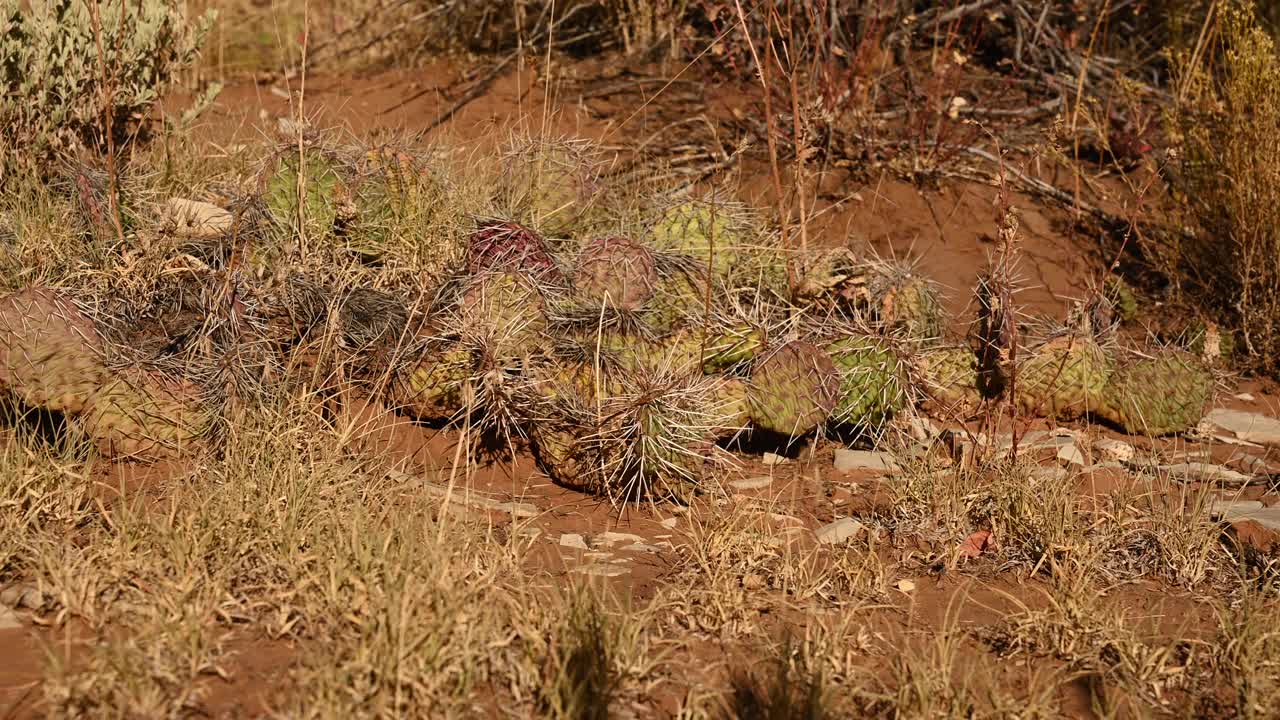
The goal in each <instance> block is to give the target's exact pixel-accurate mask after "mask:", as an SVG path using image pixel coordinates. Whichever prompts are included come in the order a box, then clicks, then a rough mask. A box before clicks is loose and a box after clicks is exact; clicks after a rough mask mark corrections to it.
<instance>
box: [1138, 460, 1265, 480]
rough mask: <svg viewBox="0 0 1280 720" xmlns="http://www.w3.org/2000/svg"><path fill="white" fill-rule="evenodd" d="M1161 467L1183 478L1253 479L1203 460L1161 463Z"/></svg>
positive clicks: (1164, 470)
mask: <svg viewBox="0 0 1280 720" xmlns="http://www.w3.org/2000/svg"><path fill="white" fill-rule="evenodd" d="M1159 469H1160V470H1161V471H1163V472H1166V473H1169V474H1170V475H1172V476H1174V477H1176V478H1180V479H1183V480H1191V481H1195V480H1216V481H1218V482H1227V483H1238V484H1241V485H1243V484H1247V483H1248V482H1249V481H1251V480H1253V477H1252V476H1250V475H1245V474H1244V473H1239V472H1236V471H1235V470H1231V469H1230V468H1224V467H1222V466H1221V465H1214V464H1212V463H1203V462H1185V463H1177V464H1175V465H1160V466H1159Z"/></svg>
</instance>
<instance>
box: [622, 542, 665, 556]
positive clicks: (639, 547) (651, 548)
mask: <svg viewBox="0 0 1280 720" xmlns="http://www.w3.org/2000/svg"><path fill="white" fill-rule="evenodd" d="M622 549H623V550H630V551H631V552H647V553H654V554H657V553H660V552H662V548H660V547H658V546H656V545H648V544H646V543H631V544H630V545H628V546H626V547H624V548H622Z"/></svg>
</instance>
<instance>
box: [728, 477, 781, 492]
mask: <svg viewBox="0 0 1280 720" xmlns="http://www.w3.org/2000/svg"><path fill="white" fill-rule="evenodd" d="M772 484H773V478H771V477H769V476H768V475H760V476H758V477H751V478H744V479H742V480H733V481H731V482H730V483H729V487H732V488H734V489H736V490H760V489H763V488H767V487H769V486H770V485H772Z"/></svg>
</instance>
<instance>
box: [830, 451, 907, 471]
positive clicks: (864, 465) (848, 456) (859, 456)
mask: <svg viewBox="0 0 1280 720" xmlns="http://www.w3.org/2000/svg"><path fill="white" fill-rule="evenodd" d="M835 466H836V470H838V471H840V472H852V471H854V470H870V471H875V472H882V473H897V472H901V471H902V468H901V467H899V466H898V462H897V461H896V460H894V459H893V456H892V455H890V454H888V453H882V452H871V451H867V450H849V449H848V448H837V449H836V456H835Z"/></svg>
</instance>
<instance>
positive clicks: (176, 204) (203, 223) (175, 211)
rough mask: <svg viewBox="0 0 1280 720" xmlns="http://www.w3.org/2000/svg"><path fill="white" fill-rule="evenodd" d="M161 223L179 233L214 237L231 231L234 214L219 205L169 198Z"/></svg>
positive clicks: (195, 236)
mask: <svg viewBox="0 0 1280 720" xmlns="http://www.w3.org/2000/svg"><path fill="white" fill-rule="evenodd" d="M161 212H162V218H161V224H162V225H163V226H165V227H166V228H168V229H169V230H171V231H172V232H174V233H175V234H177V235H181V236H184V237H190V238H214V237H218V236H220V235H223V234H225V233H228V232H230V231H231V226H232V225H233V224H234V221H235V218H234V216H233V215H232V214H231V213H230V212H229V211H227V210H223V209H222V208H220V207H218V206H217V205H212V204H210V203H207V202H200V201H199V200H187V199H186V198H169V201H168V202H167V203H165V207H164V209H163V210H162V211H161Z"/></svg>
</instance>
